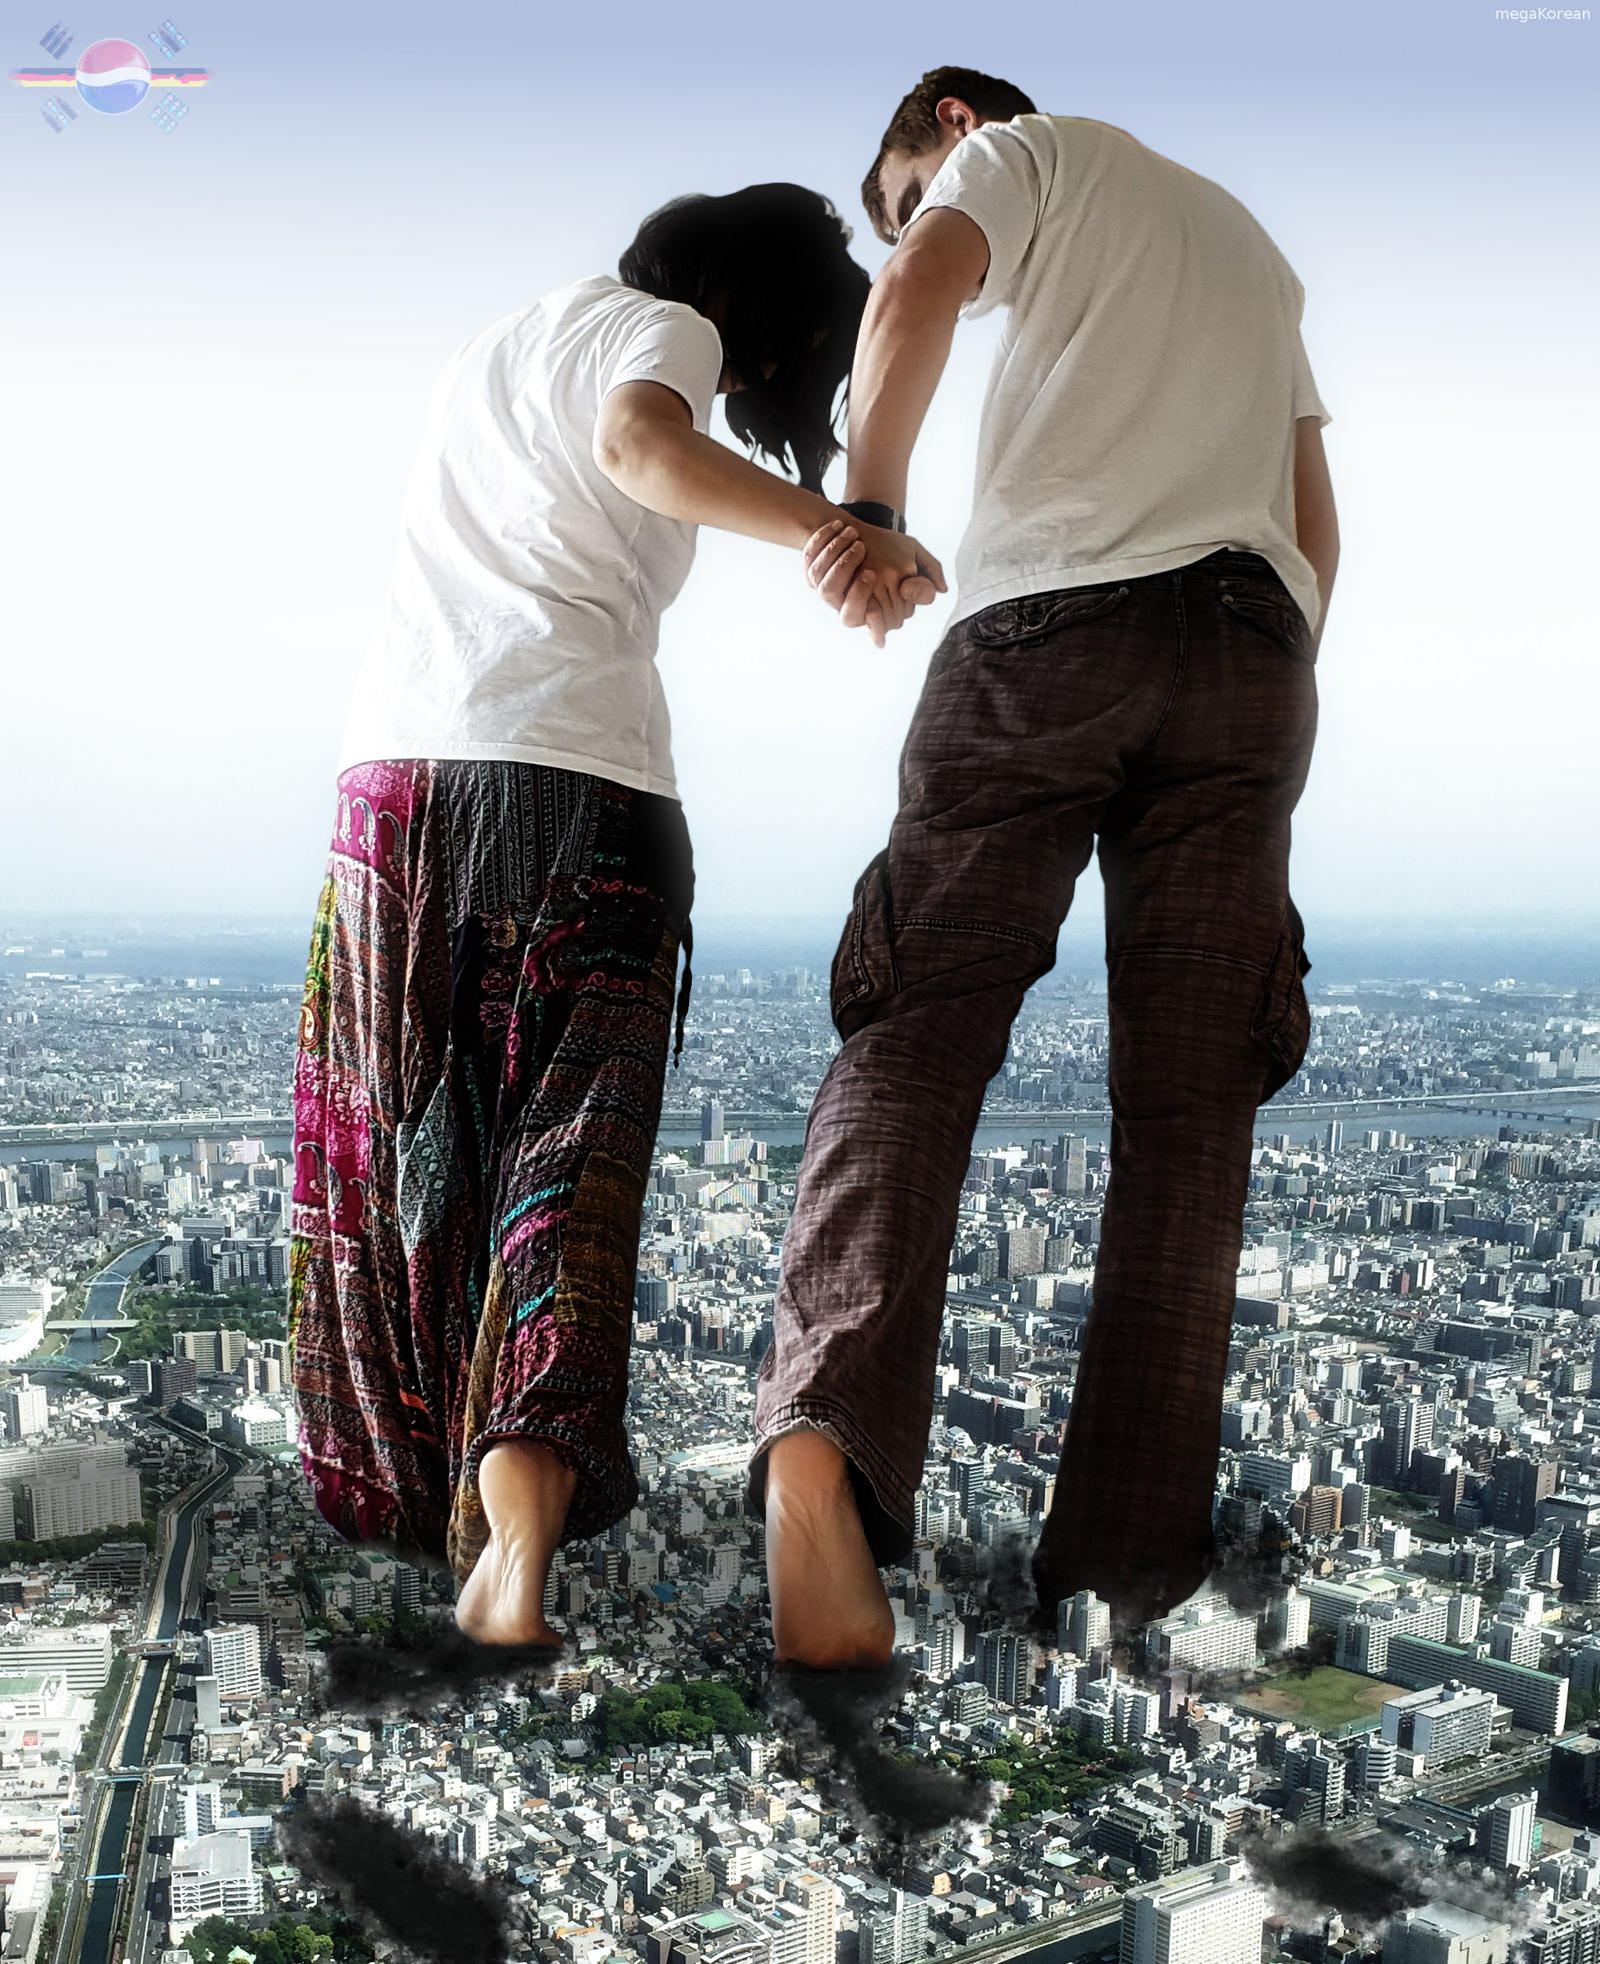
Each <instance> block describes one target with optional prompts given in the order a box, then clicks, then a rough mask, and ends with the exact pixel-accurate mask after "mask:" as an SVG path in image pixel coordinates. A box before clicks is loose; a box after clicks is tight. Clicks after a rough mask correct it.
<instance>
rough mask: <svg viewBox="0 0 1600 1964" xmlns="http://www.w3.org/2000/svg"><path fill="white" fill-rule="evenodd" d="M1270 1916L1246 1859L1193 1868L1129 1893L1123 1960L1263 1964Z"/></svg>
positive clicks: (1132, 1962) (1125, 1907)
mask: <svg viewBox="0 0 1600 1964" xmlns="http://www.w3.org/2000/svg"><path fill="white" fill-rule="evenodd" d="M1266 1920H1267V1899H1266V1897H1265V1895H1264V1894H1263V1893H1262V1891H1261V1890H1259V1889H1258V1888H1257V1887H1256V1886H1255V1884H1254V1883H1253V1882H1251V1881H1250V1880H1249V1879H1248V1877H1247V1875H1246V1872H1245V1869H1244V1866H1243V1864H1242V1863H1238V1862H1217V1863H1215V1864H1213V1865H1211V1866H1208V1867H1206V1868H1203V1869H1189V1870H1187V1871H1185V1872H1184V1873H1183V1874H1181V1875H1174V1876H1169V1877H1168V1878H1167V1880H1166V1881H1164V1882H1148V1883H1145V1884H1143V1885H1142V1886H1140V1887H1139V1888H1136V1889H1130V1890H1129V1891H1128V1893H1127V1895H1126V1896H1124V1897H1123V1899H1122V1947H1121V1955H1120V1964H1260V1960H1261V1933H1262V1930H1263V1929H1264V1928H1265V1926H1266Z"/></svg>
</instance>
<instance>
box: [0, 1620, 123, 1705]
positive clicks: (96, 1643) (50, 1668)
mask: <svg viewBox="0 0 1600 1964" xmlns="http://www.w3.org/2000/svg"><path fill="white" fill-rule="evenodd" d="M0 1674H3V1675H4V1676H6V1677H33V1676H37V1675H41V1674H42V1675H43V1676H45V1677H62V1678H65V1679H66V1681H67V1685H68V1688H69V1689H70V1690H72V1691H89V1692H95V1691H99V1690H100V1688H101V1687H102V1686H103V1685H104V1684H105V1682H106V1679H107V1678H109V1677H110V1675H111V1631H110V1628H109V1626H108V1625H106V1624H104V1623H78V1624H75V1625H73V1627H72V1628H71V1629H66V1630H41V1629H32V1628H29V1627H28V1626H26V1625H19V1624H15V1623H13V1624H12V1625H11V1627H10V1628H9V1629H7V1630H4V1631H0Z"/></svg>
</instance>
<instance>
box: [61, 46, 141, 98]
mask: <svg viewBox="0 0 1600 1964" xmlns="http://www.w3.org/2000/svg"><path fill="white" fill-rule="evenodd" d="M74 79H75V80H76V82H77V84H78V93H79V95H81V96H82V97H83V99H84V101H85V102H86V103H88V105H89V107H90V108H91V109H98V110H100V111H102V112H103V113H104V114H105V115H107V116H120V115H122V114H124V112H125V111H127V110H129V109H137V108H138V107H139V104H140V103H141V102H143V101H144V99H145V97H146V96H147V95H148V94H149V93H150V64H149V62H147V61H146V60H145V58H144V56H143V55H142V54H141V53H140V52H139V50H138V49H137V48H136V47H135V46H134V45H133V43H132V42H131V41H96V42H94V43H93V44H92V45H91V46H90V47H87V48H85V49H84V51H83V53H82V54H81V55H79V57H78V67H77V71H76V74H75V77H74Z"/></svg>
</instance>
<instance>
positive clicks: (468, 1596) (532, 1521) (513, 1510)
mask: <svg viewBox="0 0 1600 1964" xmlns="http://www.w3.org/2000/svg"><path fill="white" fill-rule="evenodd" d="M577 1484H578V1476H577V1475H576V1474H575V1473H574V1472H573V1471H572V1469H571V1468H570V1467H569V1466H565V1465H563V1464H562V1462H561V1461H560V1460H559V1459H557V1458H556V1456H555V1454H554V1453H553V1452H551V1451H550V1450H549V1449H548V1447H545V1446H541V1445H538V1444H537V1443H536V1442H535V1441H533V1440H531V1439H502V1440H501V1441H500V1442H499V1443H498V1444H497V1445H493V1446H491V1447H490V1448H489V1450H488V1451H487V1452H486V1453H485V1454H484V1456H483V1459H482V1461H481V1462H480V1464H479V1467H478V1497H479V1499H480V1500H481V1501H482V1502H483V1512H484V1517H485V1518H486V1519H487V1521H488V1523H489V1544H488V1546H487V1547H486V1548H485V1549H484V1551H483V1553H482V1554H481V1555H480V1556H479V1557H478V1561H477V1565H476V1567H475V1568H474V1569H473V1571H472V1573H471V1575H469V1576H468V1577H467V1579H466V1581H465V1582H464V1583H463V1584H462V1588H461V1594H460V1595H459V1597H457V1599H456V1624H457V1627H458V1628H460V1629H461V1630H462V1631H464V1632H465V1634H466V1635H467V1636H469V1637H475V1638H476V1639H477V1641H478V1642H479V1643H496V1644H551V1645H553V1646H555V1647H556V1648H558V1649H559V1647H560V1645H561V1641H562V1640H561V1637H560V1636H559V1635H558V1634H557V1632H556V1631H554V1630H553V1629H551V1627H550V1625H549V1624H548V1623H547V1622H546V1621H545V1614H544V1589H545V1583H546V1582H547V1581H548V1580H549V1577H550V1563H551V1561H552V1560H553V1559H554V1557H555V1552H556V1549H557V1547H558V1546H559V1545H560V1541H561V1530H562V1528H563V1526H564V1525H565V1523H566V1518H567V1508H568V1507H569V1506H570V1505H571V1502H572V1494H573V1489H574V1488H575V1487H576V1486H577Z"/></svg>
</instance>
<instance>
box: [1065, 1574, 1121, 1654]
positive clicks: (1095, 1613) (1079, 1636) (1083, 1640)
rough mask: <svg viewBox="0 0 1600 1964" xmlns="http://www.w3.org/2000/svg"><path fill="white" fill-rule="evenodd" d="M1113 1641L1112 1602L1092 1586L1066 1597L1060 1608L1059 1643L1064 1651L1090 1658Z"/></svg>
mask: <svg viewBox="0 0 1600 1964" xmlns="http://www.w3.org/2000/svg"><path fill="white" fill-rule="evenodd" d="M1110 1641H1111V1605H1110V1604H1109V1603H1103V1602H1101V1600H1100V1598H1099V1597H1098V1596H1097V1595H1096V1594H1095V1593H1094V1591H1093V1590H1092V1589H1080V1590H1079V1591H1078V1593H1077V1594H1076V1595H1075V1596H1063V1597H1062V1599H1061V1602H1060V1604H1059V1606H1058V1607H1057V1609H1056V1642H1057V1644H1058V1645H1059V1646H1060V1648H1061V1649H1062V1650H1070V1651H1071V1652H1073V1654H1074V1655H1075V1656H1078V1657H1083V1658H1087V1657H1089V1656H1090V1654H1091V1653H1092V1652H1094V1651H1096V1650H1100V1649H1102V1648H1103V1647H1104V1646H1105V1645H1106V1644H1108V1643H1110Z"/></svg>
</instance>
